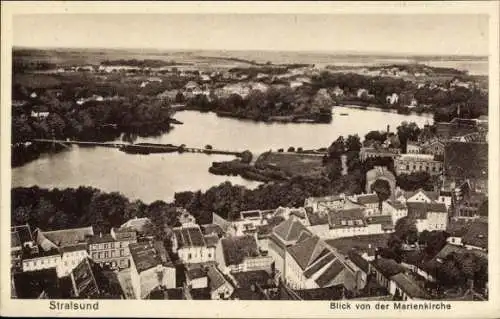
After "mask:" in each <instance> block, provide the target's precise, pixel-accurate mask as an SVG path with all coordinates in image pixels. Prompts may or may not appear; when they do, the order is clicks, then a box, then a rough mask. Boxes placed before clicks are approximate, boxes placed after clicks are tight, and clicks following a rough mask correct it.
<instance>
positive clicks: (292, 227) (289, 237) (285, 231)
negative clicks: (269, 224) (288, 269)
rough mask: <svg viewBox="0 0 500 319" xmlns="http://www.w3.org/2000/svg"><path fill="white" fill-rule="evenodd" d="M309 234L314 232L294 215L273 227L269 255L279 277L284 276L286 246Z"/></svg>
mask: <svg viewBox="0 0 500 319" xmlns="http://www.w3.org/2000/svg"><path fill="white" fill-rule="evenodd" d="M309 236H312V233H311V232H310V231H309V230H308V229H307V228H306V227H305V226H304V224H302V223H301V222H300V221H298V220H297V219H296V218H295V217H294V216H290V217H289V218H288V219H286V220H285V221H283V222H282V223H281V224H279V225H278V226H276V227H274V228H273V230H272V233H271V236H270V237H269V256H270V257H271V258H272V259H273V261H274V271H275V273H276V276H277V277H280V276H284V272H285V258H286V247H288V246H291V245H294V244H295V243H297V241H299V239H304V238H307V237H309Z"/></svg>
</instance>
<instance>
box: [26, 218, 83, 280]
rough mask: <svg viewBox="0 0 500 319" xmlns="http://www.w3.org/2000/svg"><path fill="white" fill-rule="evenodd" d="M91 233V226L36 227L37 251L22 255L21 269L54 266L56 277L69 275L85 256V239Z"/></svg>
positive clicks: (39, 268) (38, 268)
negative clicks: (71, 227)
mask: <svg viewBox="0 0 500 319" xmlns="http://www.w3.org/2000/svg"><path fill="white" fill-rule="evenodd" d="M92 235H93V229H92V227H91V226H90V227H82V228H73V229H62V230H55V231H45V232H44V231H42V230H40V229H38V228H37V229H36V230H35V231H34V232H33V236H34V237H35V238H36V245H37V246H38V247H39V249H38V252H37V253H34V254H30V255H29V256H24V257H23V261H22V262H23V271H36V270H41V269H49V268H55V269H56V272H57V276H58V277H63V276H67V275H69V273H70V272H71V270H72V269H74V268H75V267H76V266H77V265H78V264H79V263H80V262H81V261H82V260H83V259H85V258H87V256H88V254H87V245H86V242H85V241H86V239H87V238H88V237H89V236H92Z"/></svg>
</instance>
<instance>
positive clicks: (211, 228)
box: [201, 224, 224, 237]
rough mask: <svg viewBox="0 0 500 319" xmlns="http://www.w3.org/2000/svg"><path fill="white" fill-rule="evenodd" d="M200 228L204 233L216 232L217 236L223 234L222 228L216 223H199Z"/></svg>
mask: <svg viewBox="0 0 500 319" xmlns="http://www.w3.org/2000/svg"><path fill="white" fill-rule="evenodd" d="M201 229H202V231H203V234H205V235H210V234H216V235H217V236H219V237H222V235H224V230H223V229H222V228H221V227H220V226H219V225H217V224H205V225H201Z"/></svg>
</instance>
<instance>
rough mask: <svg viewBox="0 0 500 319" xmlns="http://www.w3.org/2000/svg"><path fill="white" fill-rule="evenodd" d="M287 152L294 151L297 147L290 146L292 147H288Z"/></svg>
mask: <svg viewBox="0 0 500 319" xmlns="http://www.w3.org/2000/svg"><path fill="white" fill-rule="evenodd" d="M287 152H289V153H293V152H295V147H293V146H290V147H289V148H288V150H287Z"/></svg>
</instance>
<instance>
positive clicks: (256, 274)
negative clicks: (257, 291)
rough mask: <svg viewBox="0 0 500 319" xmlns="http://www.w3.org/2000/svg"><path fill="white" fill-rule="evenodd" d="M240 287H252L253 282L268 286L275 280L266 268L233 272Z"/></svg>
mask: <svg viewBox="0 0 500 319" xmlns="http://www.w3.org/2000/svg"><path fill="white" fill-rule="evenodd" d="M232 276H233V277H234V279H236V283H237V284H238V286H239V288H243V289H245V288H250V287H251V285H252V284H259V285H261V286H267V285H269V283H272V282H273V279H272V278H271V276H270V275H269V273H268V272H266V271H265V270H254V271H245V272H237V273H234V274H232Z"/></svg>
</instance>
